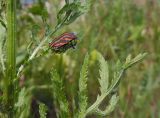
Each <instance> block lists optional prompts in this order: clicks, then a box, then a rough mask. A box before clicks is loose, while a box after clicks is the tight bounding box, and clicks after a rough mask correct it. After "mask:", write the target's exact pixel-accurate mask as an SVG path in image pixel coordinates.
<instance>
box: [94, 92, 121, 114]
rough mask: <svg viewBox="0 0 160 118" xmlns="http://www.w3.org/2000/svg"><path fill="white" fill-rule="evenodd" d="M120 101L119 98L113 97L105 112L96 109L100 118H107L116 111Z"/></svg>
mask: <svg viewBox="0 0 160 118" xmlns="http://www.w3.org/2000/svg"><path fill="white" fill-rule="evenodd" d="M118 100H119V97H118V96H117V95H113V96H112V97H111V99H110V101H109V105H108V106H107V107H106V109H105V110H104V111H102V110H100V109H96V111H95V112H96V113H97V114H99V115H100V116H107V115H109V114H110V113H111V112H112V111H113V110H114V109H115V106H116V104H117V102H118Z"/></svg>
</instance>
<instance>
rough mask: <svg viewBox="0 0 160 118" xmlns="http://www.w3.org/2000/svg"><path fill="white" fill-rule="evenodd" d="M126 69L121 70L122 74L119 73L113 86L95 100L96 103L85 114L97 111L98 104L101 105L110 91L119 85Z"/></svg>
mask: <svg viewBox="0 0 160 118" xmlns="http://www.w3.org/2000/svg"><path fill="white" fill-rule="evenodd" d="M124 71H125V69H122V70H121V72H120V74H119V76H118V78H117V80H116V82H115V83H114V84H113V86H111V87H110V88H109V89H108V91H107V92H106V93H105V94H103V95H101V96H100V97H99V99H97V100H96V101H95V103H94V104H93V105H91V106H90V107H89V108H88V109H87V111H86V114H85V116H87V115H88V114H91V113H92V112H95V111H94V110H96V109H97V108H98V106H99V105H100V103H102V101H103V100H104V99H105V98H106V96H107V95H108V94H110V92H111V91H112V90H113V89H114V88H116V87H117V85H118V84H119V81H120V79H121V77H122V75H123V73H124Z"/></svg>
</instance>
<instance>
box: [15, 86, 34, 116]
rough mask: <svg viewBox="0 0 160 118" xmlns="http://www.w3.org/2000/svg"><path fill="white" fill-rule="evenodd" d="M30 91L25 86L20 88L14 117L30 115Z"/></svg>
mask: <svg viewBox="0 0 160 118" xmlns="http://www.w3.org/2000/svg"><path fill="white" fill-rule="evenodd" d="M30 103H31V96H30V91H28V90H27V89H26V88H23V89H21V91H20V92H19V95H18V101H17V103H15V110H16V114H15V117H17V118H18V117H19V118H24V117H29V116H30Z"/></svg>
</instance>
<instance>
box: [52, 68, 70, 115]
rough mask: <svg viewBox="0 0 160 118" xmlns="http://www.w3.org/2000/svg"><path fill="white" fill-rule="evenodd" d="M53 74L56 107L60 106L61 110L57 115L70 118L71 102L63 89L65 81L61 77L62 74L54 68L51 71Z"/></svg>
mask: <svg viewBox="0 0 160 118" xmlns="http://www.w3.org/2000/svg"><path fill="white" fill-rule="evenodd" d="M51 75H52V78H51V80H52V85H53V97H54V100H55V101H57V103H56V102H55V103H56V107H59V112H58V114H57V115H59V117H60V118H69V117H70V112H69V104H68V101H67V99H66V96H65V92H64V90H63V88H64V87H63V82H62V80H61V79H60V76H59V75H58V73H57V71H56V70H53V71H52V72H51Z"/></svg>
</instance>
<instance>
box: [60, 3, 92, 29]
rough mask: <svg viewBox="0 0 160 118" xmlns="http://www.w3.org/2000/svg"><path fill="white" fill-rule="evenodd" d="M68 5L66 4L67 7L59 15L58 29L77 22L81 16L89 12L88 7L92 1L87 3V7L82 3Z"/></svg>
mask: <svg viewBox="0 0 160 118" xmlns="http://www.w3.org/2000/svg"><path fill="white" fill-rule="evenodd" d="M66 3H67V4H65V6H64V7H63V8H62V9H61V10H60V11H59V13H58V15H57V19H58V24H57V27H59V26H61V25H68V24H70V23H72V22H73V21H75V20H76V19H77V18H78V17H79V16H80V15H82V14H83V13H85V12H86V11H88V7H89V6H90V4H91V1H87V2H86V4H85V5H82V3H81V2H80V1H76V2H72V3H69V2H66Z"/></svg>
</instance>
